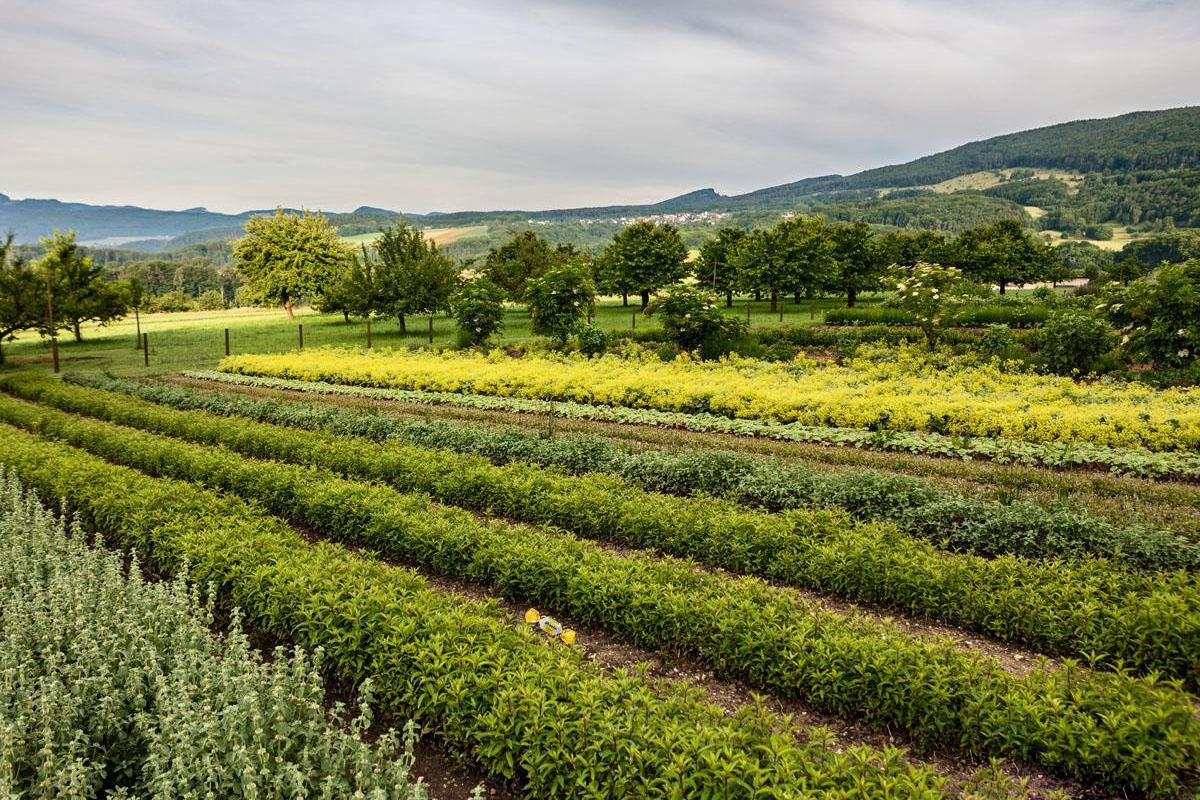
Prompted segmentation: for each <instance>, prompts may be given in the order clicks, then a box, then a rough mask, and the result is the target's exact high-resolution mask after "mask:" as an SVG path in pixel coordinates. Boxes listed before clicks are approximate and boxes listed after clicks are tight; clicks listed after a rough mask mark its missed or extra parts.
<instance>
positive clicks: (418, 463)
mask: <svg viewBox="0 0 1200 800" xmlns="http://www.w3.org/2000/svg"><path fill="white" fill-rule="evenodd" d="M0 388H7V389H8V390H9V391H11V392H17V393H20V394H22V395H23V396H26V397H29V398H31V399H36V400H39V401H41V402H44V403H50V404H54V405H56V406H58V407H61V408H64V409H67V410H70V411H74V412H77V413H84V414H88V415H92V416H97V417H101V418H104V419H110V420H113V421H116V422H119V423H121V424H125V425H132V426H135V427H142V428H148V429H150V430H154V431H158V432H162V433H166V434H169V435H172V436H176V437H180V438H185V439H191V440H193V441H197V442H200V443H204V444H219V445H224V446H227V447H230V448H231V449H234V450H237V451H238V452H240V453H243V454H245V455H250V456H254V457H257V458H269V459H277V460H283V461H292V462H295V463H299V464H309V465H313V466H317V467H321V468H325V469H331V470H334V471H336V472H339V473H341V474H343V475H350V476H354V477H359V478H367V479H373V480H380V481H384V482H386V483H388V484H390V485H392V486H394V487H396V488H398V489H400V490H401V491H406V492H423V493H428V494H430V495H431V496H433V497H434V498H436V499H438V500H439V501H441V502H445V503H450V504H453V505H459V506H462V507H464V508H469V509H472V510H475V511H479V512H483V513H495V514H503V515H506V516H510V517H513V518H518V519H522V520H527V521H534V522H537V523H540V524H550V525H556V526H558V527H562V528H566V529H568V530H571V531H573V532H575V533H577V534H579V535H581V536H584V537H587V538H594V539H606V540H610V541H614V542H616V543H618V544H621V545H624V546H633V547H639V548H653V549H657V550H660V551H663V552H666V553H670V554H672V555H676V556H681V557H684V558H695V559H697V560H699V561H701V562H703V563H705V564H708V565H710V566H713V567H719V568H723V569H728V570H732V571H734V572H739V573H743V574H750V575H757V576H760V577H763V578H766V579H768V580H775V581H780V582H783V583H788V584H791V585H796V586H805V587H809V588H813V589H816V590H818V591H824V592H828V593H831V594H835V595H838V596H841V597H844V598H847V599H850V600H853V601H858V602H869V603H873V604H877V605H881V606H887V607H891V608H896V609H899V610H902V611H907V612H910V613H916V614H921V615H924V616H929V617H933V618H935V619H941V620H944V621H946V622H949V623H951V624H955V625H960V626H963V627H967V628H971V629H973V630H978V631H981V632H984V633H988V634H990V635H993V636H996V637H999V638H1002V639H1008V640H1013V641H1019V642H1023V643H1026V644H1029V645H1031V646H1033V647H1037V648H1040V649H1042V650H1046V651H1049V652H1053V653H1060V654H1067V655H1077V656H1085V657H1087V658H1089V659H1090V660H1092V661H1093V662H1094V663H1095V664H1097V665H1105V666H1111V665H1117V664H1119V665H1124V666H1128V667H1131V668H1133V669H1135V670H1138V671H1143V672H1150V671H1156V672H1159V673H1161V674H1163V675H1166V676H1169V677H1173V678H1180V679H1183V680H1185V681H1186V682H1187V683H1188V684H1189V685H1191V686H1197V685H1200V578H1198V577H1197V576H1196V575H1195V574H1189V573H1186V572H1183V571H1176V572H1165V573H1141V572H1137V571H1131V570H1127V569H1124V568H1122V567H1121V566H1119V565H1118V564H1115V563H1113V562H1109V561H1104V560H1093V559H1080V560H1075V561H1054V560H1047V561H1032V560H1028V559H1025V558H1022V557H1017V556H1000V557H997V558H994V559H986V558H982V557H979V556H971V555H964V554H959V553H948V552H945V551H941V550H938V549H937V548H935V547H933V546H932V545H930V544H928V543H926V542H922V541H920V540H915V539H913V538H911V537H909V536H906V535H904V534H902V533H900V532H899V531H897V530H895V529H894V528H891V527H888V526H876V525H867V524H857V523H853V522H852V521H850V520H849V519H847V518H846V517H845V516H843V515H839V514H836V513H833V512H827V511H805V510H795V511H787V512H783V513H781V514H766V513H762V512H754V511H747V510H745V509H742V508H739V507H737V506H736V505H735V504H733V503H730V502H728V501H723V500H716V499H710V498H678V497H671V496H668V495H662V494H656V493H652V492H645V491H642V490H640V489H637V488H635V487H633V486H630V485H629V484H628V483H625V482H623V481H621V480H619V479H617V478H614V477H612V476H607V475H587V476H583V477H574V476H569V475H564V474H561V473H557V472H554V471H550V470H544V469H541V468H538V467H534V466H530V465H526V464H510V465H508V466H504V467H497V466H495V465H492V464H490V463H488V462H487V461H486V460H485V459H482V458H479V457H477V456H469V455H460V454H456V453H449V452H446V451H433V450H427V449H424V448H418V447H412V446H408V445H403V444H399V443H387V444H385V445H369V444H367V443H365V442H363V441H362V440H358V439H353V438H346V437H339V436H335V435H332V434H327V433H319V432H313V431H303V430H297V429H289V428H283V427H279V426H274V425H268V424H265V423H259V422H252V421H249V420H246V421H240V422H239V424H237V425H231V424H229V421H228V420H226V419H223V418H221V417H215V416H211V415H205V414H201V413H198V412H184V411H176V410H174V409H170V408H165V407H162V406H157V405H154V404H153V403H148V402H146V401H142V400H137V399H134V398H130V397H126V396H121V395H114V394H109V393H106V392H102V391H97V390H93V389H87V388H82V387H72V386H66V385H63V384H61V383H59V382H57V381H47V380H45V379H43V378H40V377H36V376H28V377H21V376H17V375H14V376H9V377H5V378H0ZM0 409H2V413H3V414H7V415H20V414H25V415H26V416H27V415H28V414H30V413H33V412H32V411H30V410H28V409H26V408H24V407H23V406H21V405H20V404H17V405H16V406H15V407H14V404H13V403H12V402H9V403H6V404H4V405H2V406H0ZM43 416H45V417H50V416H52V415H51V414H50V413H49V412H45V413H44V414H43ZM9 418H10V419H14V418H17V417H16V416H10V417H9ZM25 424H30V425H32V424H44V423H35V422H32V421H30V422H26V423H25Z"/></svg>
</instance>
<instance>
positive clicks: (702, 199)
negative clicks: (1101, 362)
mask: <svg viewBox="0 0 1200 800" xmlns="http://www.w3.org/2000/svg"><path fill="white" fill-rule="evenodd" d="M1018 167H1034V168H1046V169H1061V170H1075V171H1081V172H1088V171H1117V172H1125V171H1133V170H1164V169H1185V168H1192V167H1200V106H1188V107H1183V108H1174V109H1167V110H1163V111H1137V112H1133V113H1130V114H1123V115H1121V116H1118V117H1109V118H1104V119H1091V120H1077V121H1074V122H1065V123H1060V124H1057V125H1050V126H1046V127H1043V128H1034V129H1032V130H1028V131H1021V132H1018V133H1009V134H1005V135H1002V136H995V137H992V138H989V139H983V140H980V141H977V142H970V143H968V144H964V145H961V146H959V147H955V148H952V149H950V150H946V151H944V152H941V153H936V154H933V155H928V156H924V157H922V158H918V159H915V160H913V161H909V162H907V163H904V164H896V165H892V166H886V167H877V168H874V169H869V170H864V171H862V172H858V173H855V174H853V175H848V176H843V175H823V176H819V177H813V178H805V179H802V180H799V181H793V182H791V183H784V184H780V185H778V186H770V187H767V188H764V189H758V190H756V191H753V192H748V193H746V194H741V195H732V196H726V195H722V194H719V193H718V192H717V191H716V190H714V189H711V188H706V189H699V190H697V191H693V192H688V193H686V194H682V195H679V196H677V197H672V198H669V199H667V200H663V201H661V202H658V203H650V204H638V205H613V206H599V207H591V208H567V209H550V210H540V211H522V210H508V211H458V212H449V213H442V212H433V213H430V214H425V215H421V214H406V215H405V216H407V217H408V218H410V219H412V220H413V221H414V222H418V223H419V224H424V225H462V224H466V223H474V222H482V221H486V220H489V219H495V218H504V217H520V218H522V219H534V220H546V221H558V220H573V219H589V218H611V217H621V216H640V215H654V214H674V213H688V212H694V213H699V212H704V211H743V210H755V209H764V210H784V209H789V208H793V207H794V206H795V205H796V203H797V202H798V201H799V200H800V199H801V198H804V197H807V196H811V195H814V194H819V193H823V192H835V191H845V190H869V189H891V188H899V187H912V186H924V185H930V184H936V183H939V182H941V181H944V180H947V179H949V178H953V177H956V176H959V175H965V174H969V173H973V172H979V171H983V170H993V169H1005V168H1018ZM262 213H270V212H269V211H244V212H242V213H240V214H220V213H216V212H211V211H208V210H206V209H205V208H203V207H199V206H198V207H195V208H190V209H187V210H185V211H161V210H155V209H147V208H139V207H136V206H107V205H105V206H96V205H87V204H84V203H64V202H61V201H58V200H37V199H29V200H12V199H11V198H9V197H8V196H6V195H3V194H0V231H3V230H10V229H11V230H14V231H16V233H17V236H18V241H23V242H29V241H35V240H37V239H38V238H39V237H42V236H47V235H49V234H50V233H51V232H52V231H53V230H54V229H55V228H59V229H63V230H67V229H72V230H76V231H78V232H79V239H80V241H96V240H104V239H109V238H118V237H120V238H125V239H128V238H130V237H144V238H146V239H160V240H161V239H162V238H163V237H177V236H184V235H187V238H188V239H190V240H193V241H195V235H197V234H199V233H200V232H203V231H213V232H214V233H216V232H218V231H222V232H225V231H229V230H233V229H236V228H238V227H240V226H241V225H243V224H244V223H245V221H246V220H247V219H249V218H250V217H251V216H254V215H255V214H262ZM331 216H332V217H337V218H342V219H343V221H346V220H350V221H353V222H357V226H358V227H361V226H362V225H363V224H367V223H370V222H373V221H374V220H375V219H378V220H380V221H383V220H388V219H393V218H395V217H396V216H397V212H394V211H389V210H387V209H382V208H374V207H370V206H360V207H359V208H357V209H355V210H354V211H353V212H350V213H349V214H332V215H331ZM335 224H336V222H335Z"/></svg>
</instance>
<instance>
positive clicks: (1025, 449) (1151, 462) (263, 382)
mask: <svg viewBox="0 0 1200 800" xmlns="http://www.w3.org/2000/svg"><path fill="white" fill-rule="evenodd" d="M180 374H182V375H183V376H184V377H186V378H190V379H196V380H204V381H210V382H217V383H227V384H231V385H236V386H250V387H262V388H268V389H282V390H287V391H298V392H310V393H316V394H326V395H338V396H343V397H360V398H370V399H380V400H390V401H394V402H401V403H411V404H415V405H427V406H428V405H444V406H454V407H459V408H471V409H480V410H487V411H504V412H513V413H520V414H539V415H543V416H554V417H561V418H564V419H577V420H591V421H596V422H609V423H617V424H622V425H645V426H651V427H659V428H679V429H683V430H688V431H694V432H697V433H721V434H731V435H735V436H753V437H761V438H764V439H775V440H779V441H788V442H804V443H811V444H817V445H822V446H835V447H852V448H856V449H863V450H876V451H881V452H888V451H890V452H901V453H910V454H913V455H924V456H940V457H945V458H954V459H962V460H972V459H981V460H988V461H992V462H995V463H998V464H1026V465H1033V466H1039V465H1040V466H1044V467H1051V468H1068V467H1085V468H1094V469H1103V470H1107V471H1109V472H1111V473H1113V474H1116V475H1138V476H1142V477H1153V478H1190V479H1196V478H1200V453H1159V452H1151V451H1149V450H1143V449H1135V448H1113V447H1102V446H1098V445H1089V444H1079V443H1074V444H1056V443H1033V442H1022V441H1017V440H1013V439H1001V438H993V437H971V436H966V437H962V436H945V435H942V434H937V433H916V432H912V431H878V430H876V431H871V430H859V429H855V428H826V427H813V426H807V425H796V424H781V423H776V422H763V421H760V420H748V419H731V418H729V417H719V416H716V415H713V414H705V413H698V414H686V413H680V412H674V411H654V410H650V409H633V408H624V407H621V406H598V405H590V404H587V403H572V402H564V401H554V400H527V399H523V398H519V397H497V396H493V395H481V394H460V393H457V392H427V391H421V390H411V389H381V388H377V387H371V386H356V385H353V384H343V383H330V382H327V381H316V380H293V379H290V378H279V377H272V376H265V375H244V374H240V373H228V372H213V371H209V370H183V371H182V372H181V373H180Z"/></svg>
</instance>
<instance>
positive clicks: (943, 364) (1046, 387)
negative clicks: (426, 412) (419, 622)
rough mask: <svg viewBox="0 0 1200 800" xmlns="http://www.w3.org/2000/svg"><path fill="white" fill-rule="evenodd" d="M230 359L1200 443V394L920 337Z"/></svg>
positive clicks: (1102, 441) (777, 417) (802, 415)
mask: <svg viewBox="0 0 1200 800" xmlns="http://www.w3.org/2000/svg"><path fill="white" fill-rule="evenodd" d="M220 368H221V369H222V371H226V372H237V373H242V374H249V375H268V376H273V377H283V378H299V379H302V380H321V381H333V382H337V383H348V384H356V385H361V386H375V387H384V388H392V389H420V390H425V391H438V392H455V393H462V394H485V395H500V396H510V397H522V398H527V399H535V400H566V401H570V402H578V403H587V404H593V405H612V406H625V407H628V408H646V409H655V410H659V411H677V412H686V413H701V412H703V413H710V414H715V415H718V416H726V417H732V418H736V419H755V420H767V421H774V422H782V423H801V424H804V425H824V426H836V427H847V428H860V429H873V430H883V431H888V430H892V431H919V432H928V433H941V434H946V435H948V436H988V437H1002V438H1007V439H1017V440H1021V441H1029V442H1035V443H1036V442H1059V443H1063V444H1074V443H1090V444H1094V445H1105V446H1109V447H1144V448H1147V449H1149V450H1154V451H1189V450H1196V449H1200V396H1197V395H1196V394H1195V393H1192V392H1189V391H1188V390H1186V389H1165V390H1156V389H1152V388H1150V387H1147V386H1143V385H1141V384H1128V383H1120V382H1111V383H1099V382H1097V383H1090V384H1078V383H1076V382H1074V381H1072V380H1070V379H1069V378H1053V377H1047V376H1041V375H1034V374H1031V373H1010V372H1006V371H1005V370H1004V369H1002V367H1001V366H1000V365H998V364H995V363H990V362H989V363H968V362H964V361H961V360H958V359H953V358H948V357H941V356H936V355H934V356H931V355H929V354H926V353H922V352H919V351H917V350H916V349H909V348H900V349H893V348H887V349H883V350H876V351H872V352H869V353H867V354H864V355H859V356H857V357H855V358H854V359H852V360H851V361H848V362H846V364H844V365H842V366H832V365H826V366H821V365H819V364H817V363H816V362H807V363H800V362H793V363H789V364H776V363H768V362H762V361H752V360H744V359H737V358H734V359H731V360H727V361H720V362H697V361H691V360H688V359H685V358H680V359H677V360H675V361H672V362H670V363H663V362H662V361H660V360H659V359H658V358H656V357H649V358H637V357H633V356H630V357H626V358H622V357H618V356H602V357H599V358H586V357H582V356H578V355H576V356H557V357H552V356H533V355H526V356H525V357H523V358H510V357H509V356H508V355H507V354H505V353H503V352H500V351H495V352H493V353H491V354H488V355H484V354H480V353H465V352H445V353H434V352H431V351H424V350H422V351H377V352H376V351H372V352H360V351H353V350H336V349H324V350H306V351H301V352H292V353H283V354H271V355H253V354H246V355H237V356H232V357H229V358H226V359H224V360H223V361H222V362H221V365H220Z"/></svg>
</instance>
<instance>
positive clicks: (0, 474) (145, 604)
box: [0, 443, 428, 800]
mask: <svg viewBox="0 0 1200 800" xmlns="http://www.w3.org/2000/svg"><path fill="white" fill-rule="evenodd" d="M6 444H7V443H6ZM212 626H213V613H212V609H211V607H209V606H207V605H205V604H203V603H202V602H201V601H200V597H199V595H198V593H197V592H196V590H195V588H194V587H193V586H189V585H188V584H187V582H186V581H163V582H156V581H147V580H145V579H143V577H142V576H141V574H140V572H139V571H138V570H137V569H136V567H135V568H134V569H131V570H129V571H128V572H127V571H126V570H125V565H124V558H123V557H122V555H121V554H120V553H112V552H109V551H107V550H104V549H101V548H91V547H88V546H87V545H86V544H85V543H84V537H83V534H82V532H81V531H79V530H73V531H71V535H68V533H67V530H66V527H65V526H64V525H63V523H62V521H61V520H59V519H56V518H55V517H54V516H53V515H52V514H50V513H49V512H48V511H47V510H46V509H44V508H43V507H42V506H40V505H39V504H38V501H37V498H36V497H35V496H33V495H31V494H29V493H27V492H26V491H25V489H24V487H22V485H21V483H20V481H19V480H18V479H16V478H15V477H14V476H12V475H10V474H8V472H7V470H4V469H0V709H3V711H2V713H0V794H2V795H3V796H4V797H27V798H34V797H44V798H51V797H62V798H74V799H75V800H90V799H92V798H102V797H110V798H117V797H160V798H174V797H195V798H201V797H220V798H243V797H244V798H249V797H262V798H267V797H278V798H283V797H305V798H314V800H315V799H316V798H321V799H322V800H352V798H374V800H420V799H421V798H425V797H428V795H427V794H426V792H425V788H426V787H425V786H424V785H419V784H418V783H417V781H416V780H415V779H414V778H413V777H412V775H411V773H410V768H411V766H412V764H413V756H412V744H413V737H412V729H409V730H408V731H406V734H405V737H404V739H403V740H401V738H400V737H399V736H398V735H397V734H396V733H395V732H394V731H388V732H386V733H384V734H383V735H382V736H379V737H378V738H377V739H376V741H375V742H374V743H369V742H368V741H367V740H366V739H365V738H364V734H365V733H366V731H367V730H368V729H369V728H370V726H371V719H372V717H371V713H370V711H369V709H368V706H367V705H366V701H368V700H369V691H366V692H364V696H363V698H362V699H363V700H364V705H363V708H362V711H361V712H360V713H359V715H357V716H354V717H353V719H352V720H351V722H350V725H349V729H348V730H347V729H344V728H343V725H344V724H345V723H346V721H347V720H348V719H350V717H351V716H353V715H348V714H347V713H346V712H347V709H346V708H345V707H344V706H343V705H342V704H341V703H334V704H332V707H331V711H332V713H327V708H326V695H325V687H324V683H323V681H322V678H321V675H320V672H319V666H320V658H319V656H318V657H316V658H313V657H310V656H308V655H306V654H305V653H304V651H303V650H297V651H296V652H295V653H293V654H289V653H287V652H286V651H285V650H284V649H283V648H276V650H275V651H274V653H273V654H272V656H271V658H270V659H269V660H264V659H263V657H262V656H261V655H260V654H259V653H258V651H257V650H255V649H254V648H253V647H251V646H250V644H249V642H248V640H247V638H246V636H245V634H244V633H243V632H242V630H241V628H240V625H239V623H238V622H237V617H236V615H235V616H234V618H233V623H232V625H231V627H230V630H229V631H228V632H227V633H225V634H224V635H220V636H216V635H213V634H212V632H211V629H212ZM364 688H365V687H364ZM11 791H15V792H16V795H11V794H9V793H8V792H11Z"/></svg>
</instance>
